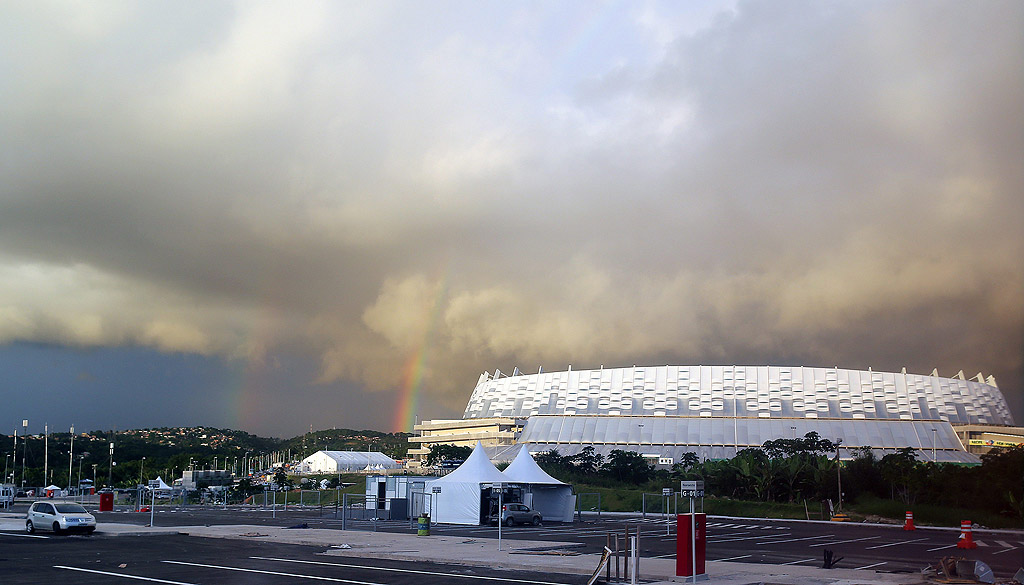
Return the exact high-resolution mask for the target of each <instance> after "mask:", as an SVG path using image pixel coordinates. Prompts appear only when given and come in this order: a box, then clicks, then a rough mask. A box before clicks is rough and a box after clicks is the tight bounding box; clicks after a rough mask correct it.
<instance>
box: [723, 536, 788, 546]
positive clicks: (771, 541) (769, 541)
mask: <svg viewBox="0 0 1024 585" xmlns="http://www.w3.org/2000/svg"><path fill="white" fill-rule="evenodd" d="M783 536H785V534H768V535H764V534H755V535H754V536H744V537H740V538H709V539H708V542H714V543H721V542H736V541H738V540H754V539H758V538H759V539H761V540H764V541H765V543H764V544H770V543H773V542H785V541H784V540H768V539H769V538H781V537H783ZM758 544H761V543H758Z"/></svg>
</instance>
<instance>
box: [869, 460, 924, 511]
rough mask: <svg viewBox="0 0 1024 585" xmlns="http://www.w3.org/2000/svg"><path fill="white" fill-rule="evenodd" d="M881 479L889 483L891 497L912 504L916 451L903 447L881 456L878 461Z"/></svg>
mask: <svg viewBox="0 0 1024 585" xmlns="http://www.w3.org/2000/svg"><path fill="white" fill-rule="evenodd" d="M879 467H880V468H881V471H882V479H883V480H884V481H885V482H886V483H888V484H889V489H890V496H891V497H892V499H894V500H895V499H899V500H900V501H901V502H903V503H904V504H908V505H909V504H913V503H914V500H915V497H914V495H915V488H916V487H917V485H918V482H917V480H918V479H919V476H918V474H915V473H914V469H915V467H917V452H916V451H915V450H914V449H913V448H912V447H904V448H902V449H899V450H897V451H896V452H895V453H890V454H888V455H886V456H885V457H882V461H881V462H880V463H879Z"/></svg>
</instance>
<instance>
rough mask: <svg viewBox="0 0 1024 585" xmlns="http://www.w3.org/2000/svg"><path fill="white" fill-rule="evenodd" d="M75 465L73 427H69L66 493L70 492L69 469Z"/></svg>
mask: <svg viewBox="0 0 1024 585" xmlns="http://www.w3.org/2000/svg"><path fill="white" fill-rule="evenodd" d="M74 464H75V425H71V449H70V450H69V451H68V491H70V490H71V467H72V466H73V465H74Z"/></svg>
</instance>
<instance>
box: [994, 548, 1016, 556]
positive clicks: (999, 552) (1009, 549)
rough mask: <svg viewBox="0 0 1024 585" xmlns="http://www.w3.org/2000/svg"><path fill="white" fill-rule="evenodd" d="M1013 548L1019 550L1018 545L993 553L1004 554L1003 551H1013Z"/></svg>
mask: <svg viewBox="0 0 1024 585" xmlns="http://www.w3.org/2000/svg"><path fill="white" fill-rule="evenodd" d="M1011 550H1017V547H1015V546H1011V547H1010V548H1004V549H1003V550H1001V551H997V552H994V553H992V554H994V555H998V554H1002V553H1004V552H1008V551H1011Z"/></svg>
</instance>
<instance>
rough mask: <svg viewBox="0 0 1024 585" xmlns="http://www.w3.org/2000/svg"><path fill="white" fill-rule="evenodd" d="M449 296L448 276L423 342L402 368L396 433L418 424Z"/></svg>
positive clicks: (439, 292)
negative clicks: (426, 378) (441, 316)
mask: <svg viewBox="0 0 1024 585" xmlns="http://www.w3.org/2000/svg"><path fill="white" fill-rule="evenodd" d="M447 295H448V279H447V276H446V277H445V278H442V279H441V284H440V286H438V287H437V296H435V297H434V302H433V303H432V304H431V306H430V309H429V311H430V315H429V317H428V319H427V327H426V329H425V330H424V332H423V341H422V343H420V345H419V347H417V348H416V349H415V350H414V351H413V352H412V354H411V355H410V356H409V359H407V360H406V361H405V366H404V367H403V368H402V384H401V386H400V387H399V393H398V408H396V409H395V418H394V420H393V421H392V423H391V428H392V429H393V430H394V431H395V432H411V431H412V427H413V425H414V424H415V422H416V413H417V412H418V409H419V403H420V389H421V388H422V387H423V376H424V374H425V373H426V371H427V363H428V362H427V358H428V357H429V349H430V345H431V341H432V340H433V336H434V330H435V329H436V328H437V317H438V315H439V314H440V313H441V304H442V303H443V302H444V299H445V297H446V296H447Z"/></svg>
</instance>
